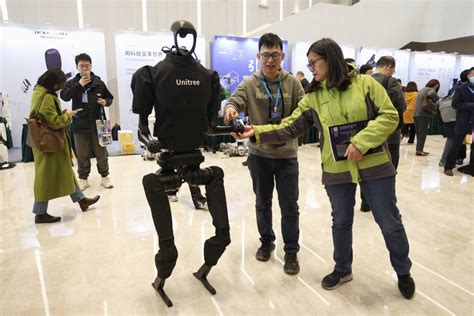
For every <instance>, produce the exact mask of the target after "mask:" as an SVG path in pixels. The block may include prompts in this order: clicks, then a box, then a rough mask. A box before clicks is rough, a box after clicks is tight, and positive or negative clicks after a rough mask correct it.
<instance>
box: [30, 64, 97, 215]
mask: <svg viewBox="0 0 474 316" xmlns="http://www.w3.org/2000/svg"><path fill="white" fill-rule="evenodd" d="M65 82H66V76H65V75H64V73H63V72H62V71H61V70H60V69H53V70H48V71H46V72H45V73H44V74H42V75H41V76H40V77H39V78H38V82H37V85H36V87H35V89H34V90H33V95H32V97H31V109H30V114H29V117H30V118H31V117H37V116H40V117H42V118H43V119H44V120H45V121H46V123H47V125H48V126H49V127H50V128H53V129H60V128H65V127H67V126H68V125H69V124H71V121H72V117H73V116H74V115H75V114H76V112H74V111H71V110H64V111H63V110H62V109H61V104H60V102H59V99H58V97H57V94H56V92H57V91H59V90H60V89H61V87H62V86H63V85H64V83H65ZM64 133H65V135H64V139H65V141H64V146H63V148H61V149H60V150H58V151H56V152H53V153H44V152H41V151H39V150H37V149H36V148H33V156H34V158H35V183H34V193H35V202H34V204H33V213H34V214H36V216H35V223H37V224H38V223H54V222H58V221H60V220H61V217H59V216H52V215H50V214H48V213H47V210H48V201H49V200H52V199H55V198H58V197H61V196H65V195H70V196H71V199H72V201H73V202H78V203H79V206H80V207H81V209H82V211H83V212H84V211H86V210H87V208H88V207H89V206H90V205H92V204H94V203H96V202H97V201H98V200H99V198H100V196H98V195H97V196H95V197H94V198H91V199H89V198H86V197H85V196H84V194H83V193H82V191H81V190H79V187H78V186H77V181H76V177H75V175H74V171H73V170H72V163H71V162H72V154H71V146H70V141H69V137H68V135H67V133H66V131H65V132H64Z"/></svg>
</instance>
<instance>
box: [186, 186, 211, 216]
mask: <svg viewBox="0 0 474 316" xmlns="http://www.w3.org/2000/svg"><path fill="white" fill-rule="evenodd" d="M189 191H190V192H191V198H192V200H193V204H194V208H195V209H196V210H199V209H201V210H203V209H205V208H206V204H207V200H206V198H205V197H204V196H203V195H202V193H201V189H200V188H199V186H197V185H191V184H190V185H189Z"/></svg>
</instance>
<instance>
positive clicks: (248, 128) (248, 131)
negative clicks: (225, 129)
mask: <svg viewBox="0 0 474 316" xmlns="http://www.w3.org/2000/svg"><path fill="white" fill-rule="evenodd" d="M231 135H232V136H233V137H234V138H235V139H237V140H241V139H246V138H249V137H252V136H253V135H255V131H254V130H253V128H252V125H245V126H244V132H243V133H231Z"/></svg>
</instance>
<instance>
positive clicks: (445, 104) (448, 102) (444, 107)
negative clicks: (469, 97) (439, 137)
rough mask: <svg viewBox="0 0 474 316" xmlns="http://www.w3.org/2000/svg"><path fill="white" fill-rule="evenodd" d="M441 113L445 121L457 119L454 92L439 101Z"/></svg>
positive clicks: (449, 121)
mask: <svg viewBox="0 0 474 316" xmlns="http://www.w3.org/2000/svg"><path fill="white" fill-rule="evenodd" d="M439 113H440V114H441V120H442V121H443V123H451V122H455V121H456V110H455V109H454V108H453V94H451V95H448V96H446V97H444V98H443V99H442V100H441V101H439Z"/></svg>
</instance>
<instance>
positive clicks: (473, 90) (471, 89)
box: [467, 85, 474, 93]
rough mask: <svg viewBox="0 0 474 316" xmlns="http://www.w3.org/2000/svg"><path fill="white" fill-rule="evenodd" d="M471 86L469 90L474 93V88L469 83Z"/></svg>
mask: <svg viewBox="0 0 474 316" xmlns="http://www.w3.org/2000/svg"><path fill="white" fill-rule="evenodd" d="M467 87H468V88H469V90H470V91H471V93H474V89H473V88H471V87H470V86H469V85H468V86H467Z"/></svg>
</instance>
